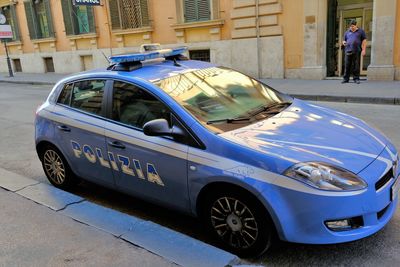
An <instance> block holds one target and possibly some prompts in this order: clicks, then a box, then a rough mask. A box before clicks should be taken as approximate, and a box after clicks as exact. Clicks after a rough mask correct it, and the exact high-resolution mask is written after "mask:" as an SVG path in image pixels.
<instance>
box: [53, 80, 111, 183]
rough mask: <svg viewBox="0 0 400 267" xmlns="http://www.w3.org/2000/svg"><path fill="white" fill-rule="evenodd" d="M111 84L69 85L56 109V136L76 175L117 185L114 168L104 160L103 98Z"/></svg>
mask: <svg viewBox="0 0 400 267" xmlns="http://www.w3.org/2000/svg"><path fill="white" fill-rule="evenodd" d="M109 83H111V81H109V82H108V84H109ZM108 84H107V80H105V79H90V80H81V81H77V82H73V83H68V84H66V85H65V86H64V88H63V90H62V91H61V94H60V96H59V98H58V101H57V105H56V107H55V109H54V114H55V115H56V116H57V118H58V119H57V122H55V132H56V136H55V137H56V142H57V143H58V147H59V148H60V149H61V150H62V151H61V152H62V153H63V155H64V156H65V157H66V158H67V159H68V161H69V163H70V165H71V168H72V170H73V171H74V173H75V174H77V175H78V176H80V177H82V178H84V179H87V180H91V181H93V182H96V183H100V184H105V185H112V186H114V185H115V184H114V179H113V174H112V171H111V166H110V164H109V163H108V161H107V158H106V157H105V156H106V153H107V147H106V142H105V136H104V125H105V118H104V113H105V97H104V96H105V89H106V86H107V85H108Z"/></svg>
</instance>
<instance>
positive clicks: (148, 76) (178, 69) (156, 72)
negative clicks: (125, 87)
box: [81, 60, 215, 82]
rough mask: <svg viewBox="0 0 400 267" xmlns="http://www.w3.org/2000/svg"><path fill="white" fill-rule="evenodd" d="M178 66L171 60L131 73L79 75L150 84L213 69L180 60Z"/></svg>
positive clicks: (207, 64) (207, 65)
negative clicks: (120, 77)
mask: <svg viewBox="0 0 400 267" xmlns="http://www.w3.org/2000/svg"><path fill="white" fill-rule="evenodd" d="M177 63H178V64H179V66H178V65H175V64H174V62H173V61H172V60H162V61H160V60H156V61H151V62H146V63H144V64H143V66H142V67H141V68H139V69H136V70H132V71H113V70H107V69H106V68H102V69H95V70H91V71H87V72H83V73H81V74H84V75H85V76H86V75H98V74H100V75H101V74H105V73H107V74H116V75H117V76H122V77H129V78H140V79H144V80H147V81H150V82H153V81H157V80H162V79H165V78H167V77H171V76H175V75H177V74H182V73H185V72H191V71H195V70H199V69H205V68H210V67H215V65H213V64H211V63H209V62H204V61H197V60H180V61H177Z"/></svg>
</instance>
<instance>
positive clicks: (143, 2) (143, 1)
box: [140, 0, 150, 27]
mask: <svg viewBox="0 0 400 267" xmlns="http://www.w3.org/2000/svg"><path fill="white" fill-rule="evenodd" d="M140 13H141V14H142V21H141V23H142V25H141V26H142V27H143V26H149V25H150V19H149V7H148V3H147V0H140Z"/></svg>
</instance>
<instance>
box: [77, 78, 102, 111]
mask: <svg viewBox="0 0 400 267" xmlns="http://www.w3.org/2000/svg"><path fill="white" fill-rule="evenodd" d="M105 84H106V81H105V80H86V81H80V82H76V83H74V88H73V92H72V100H71V107H73V108H77V109H80V110H83V111H86V112H90V113H93V114H97V115H100V114H101V111H102V110H101V109H102V108H101V107H102V100H103V94H104V87H105Z"/></svg>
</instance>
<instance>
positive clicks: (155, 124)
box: [143, 119, 185, 137]
mask: <svg viewBox="0 0 400 267" xmlns="http://www.w3.org/2000/svg"><path fill="white" fill-rule="evenodd" d="M143 132H144V134H145V135H148V136H171V137H181V136H184V135H185V133H184V131H182V130H181V129H180V128H179V127H176V126H173V127H172V128H171V127H169V124H168V121H167V120H166V119H155V120H152V121H149V122H147V123H146V124H145V125H144V126H143Z"/></svg>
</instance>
